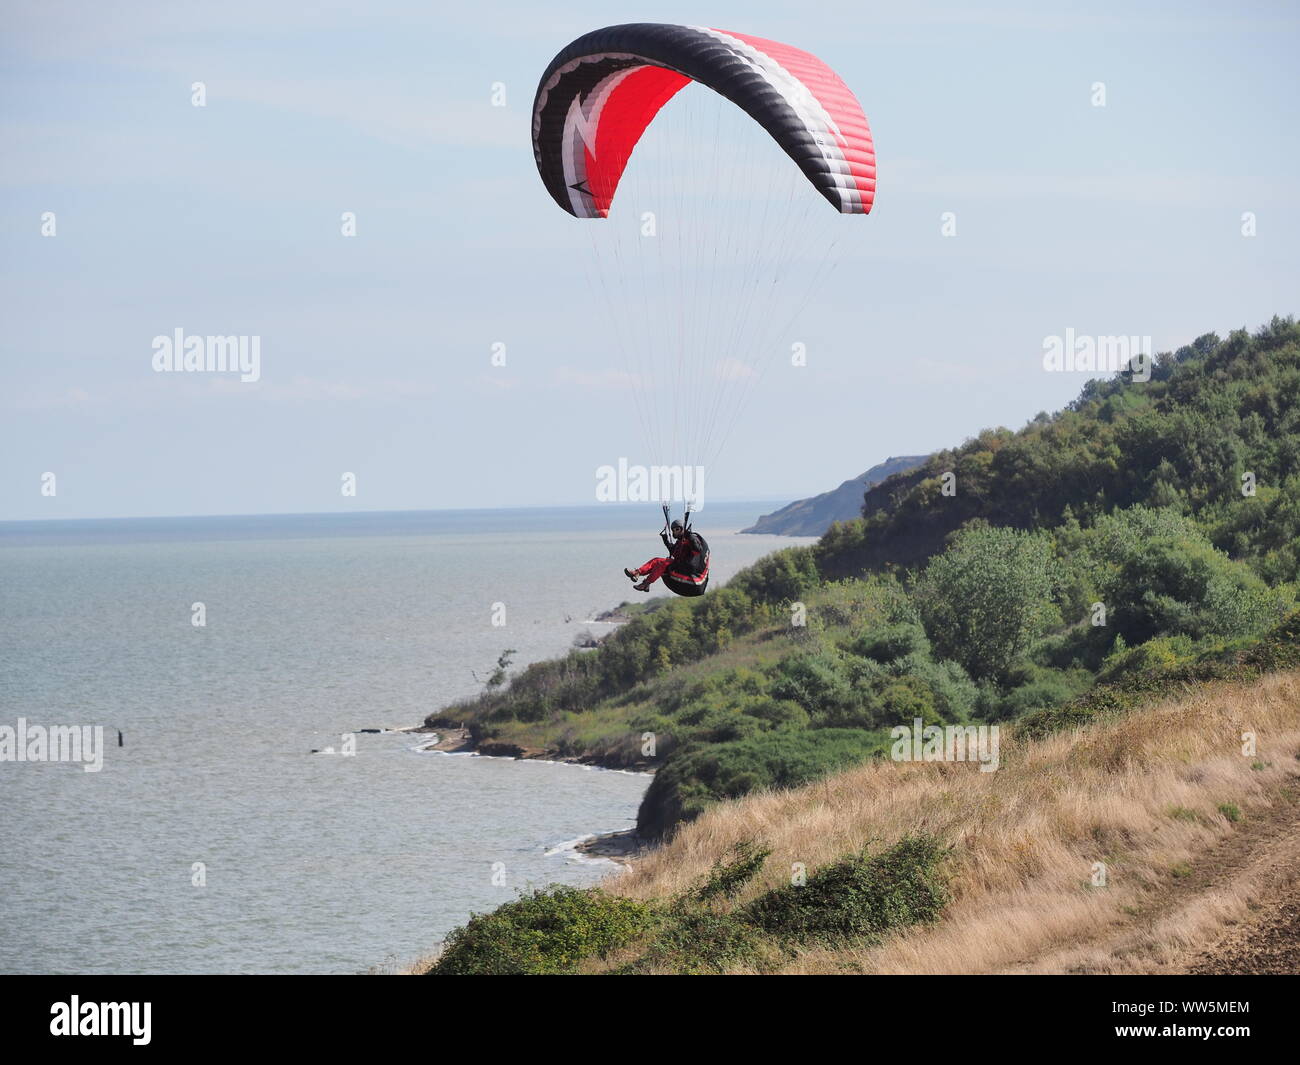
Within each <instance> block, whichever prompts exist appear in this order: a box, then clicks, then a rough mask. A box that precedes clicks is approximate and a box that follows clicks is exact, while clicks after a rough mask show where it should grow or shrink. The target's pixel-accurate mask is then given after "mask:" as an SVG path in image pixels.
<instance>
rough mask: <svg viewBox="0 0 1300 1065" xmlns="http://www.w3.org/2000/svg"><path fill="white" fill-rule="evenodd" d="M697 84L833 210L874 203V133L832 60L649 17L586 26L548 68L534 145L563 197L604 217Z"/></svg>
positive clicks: (537, 102) (568, 206)
mask: <svg viewBox="0 0 1300 1065" xmlns="http://www.w3.org/2000/svg"><path fill="white" fill-rule="evenodd" d="M691 81H698V82H699V83H700V84H701V85H706V86H708V87H709V88H710V89H713V90H714V91H715V92H717V93H720V94H721V95H722V96H724V97H726V98H727V99H728V100H731V101H732V102H733V103H735V104H736V105H737V106H738V107H740V108H742V109H743V110H744V111H745V112H746V113H748V114H749V115H750V116H751V117H752V118H754V120H755V121H757V122H758V123H759V124H760V125H761V126H762V127H763V128H764V129H765V130H767V132H768V133H769V134H771V136H772V138H773V139H774V140H775V141H776V142H777V144H779V145H780V147H781V148H782V149H783V150H784V151H785V153H786V154H787V155H789V156H790V158H791V159H793V160H794V161H795V162H796V163H797V164H798V165H799V168H800V169H801V170H802V171H803V172H804V174H805V175H806V176H807V178H808V180H809V181H810V182H812V184H813V185H814V186H815V187H816V189H817V190H818V191H819V192H820V193H821V194H822V195H823V196H824V197H825V198H826V199H827V200H828V201H829V202H830V204H831V205H832V206H833V207H834V208H835V209H836V210H838V211H841V212H843V213H844V214H867V213H868V212H869V211H870V210H871V204H872V201H873V199H874V197H875V190H876V153H875V148H874V146H873V144H872V141H871V130H870V128H869V127H868V125H867V119H866V116H865V115H864V114H863V113H862V107H861V105H859V103H858V101H857V99H856V98H855V97H854V95H853V93H852V92H851V91H850V90H849V88H848V86H846V85H845V84H844V82H843V81H841V80H840V78H839V77H838V76H837V75H836V74H835V72H834V71H833V70H831V68H830V67H828V66H827V65H826V64H825V63H823V62H822V61H821V60H820V59H818V58H817V57H816V56H814V55H810V54H809V53H808V52H803V51H800V50H799V49H798V48H792V47H790V46H789V45H785V44H780V43H778V42H776V41H768V40H764V39H763V38H762V37H750V36H747V35H745V34H741V33H730V32H727V31H724V30H714V29H707V28H705V27H703V26H672V25H664V24H660V23H652V22H639V23H631V24H628V25H624V26H608V27H606V28H605V29H602V30H595V31H593V32H591V33H587V34H584V35H583V36H581V37H579V38H578V39H577V40H576V41H574V42H573V43H572V44H570V45H568V46H567V47H566V48H564V49H563V50H562V51H561V52H560V53H559V54H558V55H557V56H556V57H555V58H554V59H553V60H551V64H550V66H548V67H547V68H546V72H545V73H544V74H543V75H542V80H541V83H540V84H539V85H538V87H537V96H536V98H535V99H534V101H533V154H534V156H535V157H536V159H537V169H538V170H539V172H540V173H541V175H542V181H543V182H544V183H545V185H546V188H547V191H548V192H550V194H551V196H552V198H553V199H554V200H555V202H556V203H558V204H559V205H560V206H561V207H563V208H564V209H565V210H566V211H568V212H569V213H570V214H573V215H576V216H577V217H579V218H604V217H605V216H606V215H607V214H608V213H609V208H610V204H611V202H612V201H613V199H614V193H615V191H616V190H617V188H618V183H619V179H620V178H621V177H622V176H623V170H624V168H625V167H626V166H627V161H628V157H629V156H630V155H631V154H632V149H633V148H634V147H635V146H636V143H637V141H638V140H639V139H640V138H641V134H642V133H643V132H644V131H645V128H646V127H647V126H648V125H649V124H650V122H651V121H652V120H653V119H654V117H655V115H656V114H658V113H659V109H660V108H662V107H663V106H664V104H666V103H667V102H668V101H669V100H671V99H672V98H673V96H674V95H675V94H676V93H677V92H678V91H679V90H681V89H682V88H683V87H684V86H685V85H687V84H688V83H689V82H691Z"/></svg>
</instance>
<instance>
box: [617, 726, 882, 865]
mask: <svg viewBox="0 0 1300 1065" xmlns="http://www.w3.org/2000/svg"><path fill="white" fill-rule="evenodd" d="M888 743H889V740H888V735H887V734H881V733H873V732H865V731H862V730H858V729H813V730H809V731H802V732H793V731H791V732H785V731H783V732H765V733H763V734H761V735H757V736H752V737H749V738H747V739H743V740H736V741H733V742H730V743H711V744H700V745H694V746H692V745H688V746H686V747H683V748H681V749H679V750H677V751H675V752H674V753H673V754H672V756H670V757H669V758H668V760H667V761H666V762H665V763H664V765H663V766H662V767H661V768H660V769H659V771H658V772H657V773H655V776H654V780H652V781H651V782H650V787H649V789H648V790H647V791H646V793H645V797H644V798H643V799H642V800H641V808H640V810H638V812H637V832H638V833H639V834H640V835H642V836H644V837H645V838H647V839H657V838H660V837H662V836H664V835H666V834H668V833H669V832H671V831H672V830H673V829H674V828H675V827H676V826H677V825H678V824H680V823H682V822H684V821H690V820H693V819H694V818H696V817H698V816H699V815H700V814H701V813H703V812H704V810H705V809H707V808H708V806H709V805H710V804H711V803H713V802H716V801H717V800H719V799H729V798H735V797H737V796H739V795H744V794H745V793H746V792H750V791H755V790H757V789H760V788H787V787H793V786H795V785H797V784H803V783H806V782H807V781H809V780H815V779H817V778H819V777H822V776H825V775H826V774H828V773H832V772H834V771H835V770H837V769H843V768H844V767H845V766H848V765H853V764H855V763H857V762H861V761H864V760H866V759H867V758H870V757H871V756H872V755H873V754H874V753H875V752H877V751H883V750H885V749H887V747H888Z"/></svg>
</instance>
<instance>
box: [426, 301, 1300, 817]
mask: <svg viewBox="0 0 1300 1065" xmlns="http://www.w3.org/2000/svg"><path fill="white" fill-rule="evenodd" d="M1298 400H1300V327H1298V326H1297V325H1296V323H1295V322H1294V320H1292V319H1290V318H1288V319H1278V318H1275V319H1274V320H1273V321H1272V322H1271V323H1269V325H1267V326H1266V327H1264V328H1262V329H1260V330H1259V331H1258V332H1256V333H1255V334H1254V335H1250V334H1247V333H1246V332H1244V331H1241V332H1236V333H1233V334H1231V335H1230V336H1229V337H1228V338H1227V339H1226V340H1220V339H1219V338H1217V337H1214V336H1212V335H1210V336H1205V337H1201V338H1200V339H1198V340H1197V341H1196V342H1195V343H1194V344H1192V345H1190V346H1189V347H1187V348H1184V349H1181V350H1180V351H1178V352H1174V353H1169V354H1165V355H1161V356H1159V358H1158V359H1157V365H1156V369H1155V373H1154V375H1153V378H1152V380H1151V381H1149V382H1145V383H1143V382H1135V381H1132V380H1129V379H1128V377H1127V375H1124V374H1121V375H1118V376H1117V377H1116V378H1115V379H1114V380H1111V381H1108V382H1091V383H1089V384H1088V386H1087V387H1086V388H1085V389H1084V391H1083V394H1082V395H1081V396H1080V398H1079V399H1078V400H1077V401H1076V402H1075V403H1074V404H1072V405H1071V407H1070V408H1069V409H1068V410H1066V411H1063V412H1061V413H1059V414H1057V415H1054V416H1047V415H1039V416H1037V417H1036V418H1034V419H1033V420H1032V421H1031V422H1030V423H1029V424H1028V425H1027V426H1026V427H1025V428H1023V429H1021V430H1019V431H1018V432H1012V431H1009V430H1005V429H997V430H989V431H987V432H985V433H982V434H980V436H979V437H977V438H976V439H974V440H971V441H968V442H967V443H966V444H964V445H962V446H961V447H959V448H956V449H953V450H951V451H946V452H941V453H939V454H937V455H935V456H933V457H931V458H930V459H929V460H927V462H926V463H925V464H923V465H922V466H921V467H920V468H919V469H917V470H915V471H912V472H910V473H907V474H903V475H900V476H896V477H894V478H891V479H890V480H888V481H886V482H885V483H884V484H882V485H880V486H879V487H877V488H874V489H872V490H871V491H870V492H868V493H867V495H866V498H865V504H864V517H863V518H861V519H858V520H856V521H853V522H848V523H842V524H839V525H836V526H834V527H832V529H831V530H830V532H828V533H827V535H826V536H824V537H823V538H822V540H821V541H820V542H819V543H818V544H816V545H815V546H813V547H811V548H809V547H799V548H791V549H787V550H785V551H781V552H777V553H776V554H774V555H771V556H769V557H768V558H766V559H763V560H762V561H760V562H759V563H757V564H756V565H754V566H752V567H750V568H749V569H748V570H746V571H743V572H742V573H741V574H739V575H738V576H737V577H736V578H734V579H733V580H732V581H731V582H729V584H728V585H727V586H725V587H723V588H719V589H715V590H713V591H710V593H709V595H707V596H705V597H704V598H702V599H700V600H674V601H658V602H655V603H652V604H649V605H643V606H642V607H641V608H639V609H638V610H636V612H635V616H634V617H633V619H632V620H631V621H630V622H628V623H627V624H626V625H624V626H622V627H621V628H620V629H619V631H617V632H616V633H614V634H613V635H612V636H610V637H609V638H608V639H607V640H605V641H604V643H603V644H602V645H601V646H600V647H599V648H598V649H596V650H594V651H591V652H577V651H575V652H573V653H572V654H570V655H569V656H567V657H566V658H564V659H560V660H556V661H551V662H543V663H538V664H536V665H533V666H530V667H528V668H527V669H525V670H523V671H521V672H520V673H518V674H517V675H515V676H514V677H512V678H511V681H510V683H509V685H508V686H506V687H504V688H496V689H493V690H491V691H489V692H487V693H485V694H484V695H483V696H482V697H480V698H477V699H474V700H470V701H468V702H466V703H463V704H459V705H456V706H453V707H449V708H447V709H445V710H443V711H439V712H437V713H435V714H433V715H431V716H430V718H429V722H430V723H431V724H433V725H435V726H439V725H444V726H454V725H459V724H461V723H462V722H464V723H466V724H467V725H468V727H469V729H470V731H471V734H472V736H473V737H474V738H475V739H476V740H477V741H479V742H486V741H493V742H497V743H503V744H510V745H514V746H515V747H517V748H519V749H521V750H533V751H537V752H545V753H548V754H550V755H552V756H555V755H558V756H562V757H572V758H579V759H585V760H589V761H596V762H600V763H603V764H608V765H618V766H633V765H642V766H644V765H650V766H654V767H656V768H657V769H658V771H659V773H658V779H657V780H656V782H655V785H654V786H653V787H652V789H651V791H650V793H649V794H648V795H647V797H646V801H645V803H644V804H643V806H642V810H641V815H640V817H639V828H640V830H641V831H642V832H643V833H644V834H646V835H647V836H649V837H651V838H656V839H662V838H667V837H668V836H670V835H671V834H672V832H673V831H674V830H676V828H677V827H678V826H679V825H680V824H682V823H684V822H686V821H689V820H690V819H692V818H695V817H698V816H700V814H701V813H703V812H704V811H705V810H707V809H708V807H709V805H710V804H711V803H713V802H717V801H720V800H724V799H732V798H736V797H739V796H741V795H743V794H745V793H747V792H750V791H754V790H758V789H762V788H765V787H774V786H790V785H793V784H799V783H801V782H804V781H808V780H813V779H816V778H817V777H818V776H821V775H824V774H826V773H829V772H832V771H834V770H837V769H840V768H842V767H843V766H844V765H845V764H846V763H847V762H849V761H852V760H861V759H868V758H872V757H879V755H880V752H882V751H883V750H884V749H885V747H886V746H887V737H888V729H889V728H890V727H891V726H893V725H895V724H898V723H900V722H904V723H910V722H911V721H913V720H915V719H916V718H920V719H921V720H922V721H923V722H925V723H926V724H932V723H947V724H958V723H981V722H983V723H999V722H1001V723H1005V722H1010V721H1014V720H1018V719H1021V718H1025V719H1026V720H1028V721H1031V722H1036V723H1037V725H1036V727H1040V728H1047V727H1049V726H1050V724H1051V722H1052V721H1053V720H1056V719H1057V718H1059V720H1061V721H1067V722H1069V721H1074V720H1077V719H1078V718H1079V717H1080V715H1084V716H1086V715H1087V714H1088V713H1090V712H1091V711H1092V710H1094V709H1096V708H1097V707H1098V706H1101V705H1102V703H1104V702H1105V701H1106V700H1107V699H1117V698H1119V696H1117V695H1115V694H1114V693H1116V692H1121V691H1124V690H1132V691H1137V692H1141V691H1143V690H1145V691H1150V690H1151V686H1152V685H1154V686H1155V687H1156V688H1159V686H1160V684H1162V683H1163V681H1162V679H1161V678H1164V677H1167V676H1175V675H1179V674H1178V671H1179V670H1182V671H1184V674H1183V675H1185V676H1186V678H1187V679H1188V681H1195V680H1197V679H1203V678H1204V677H1205V676H1210V675H1217V674H1215V672H1214V671H1215V669H1217V668H1220V667H1218V666H1215V665H1214V663H1216V662H1217V663H1227V662H1232V661H1238V662H1240V661H1241V660H1242V656H1244V655H1248V654H1249V651H1250V649H1251V648H1252V647H1254V646H1255V645H1256V644H1258V643H1259V641H1260V640H1261V639H1265V638H1269V639H1271V640H1272V643H1270V646H1273V645H1275V644H1276V634H1277V633H1278V632H1280V631H1284V630H1283V629H1280V628H1279V626H1282V625H1284V619H1286V618H1287V617H1288V616H1290V615H1291V614H1292V613H1293V611H1294V610H1295V606H1296V579H1297V567H1298V566H1300V402H1297V401H1298ZM948 474H951V475H952V477H947V476H946V475H948ZM1243 489H1244V490H1243ZM1285 631H1293V630H1285ZM1270 633H1271V634H1273V636H1272V637H1269V634H1270ZM1275 665H1276V663H1275ZM1223 668H1227V667H1226V666H1225V667H1223ZM1252 668H1253V667H1252ZM1260 668H1261V669H1263V668H1265V667H1260ZM1198 671H1199V672H1198ZM1242 675H1243V676H1244V675H1245V674H1242ZM1144 678H1145V679H1144ZM1151 678H1154V679H1151ZM1098 685H1101V688H1100V689H1099V688H1098ZM1125 685H1128V688H1127V689H1126V688H1125ZM1144 685H1146V686H1147V687H1146V688H1145V689H1144V688H1143V686H1144ZM1098 692H1100V693H1101V694H1098ZM1090 693H1091V694H1090ZM1090 699H1091V700H1093V701H1092V702H1090V701H1089V700H1090ZM1052 715H1057V718H1053V716H1052Z"/></svg>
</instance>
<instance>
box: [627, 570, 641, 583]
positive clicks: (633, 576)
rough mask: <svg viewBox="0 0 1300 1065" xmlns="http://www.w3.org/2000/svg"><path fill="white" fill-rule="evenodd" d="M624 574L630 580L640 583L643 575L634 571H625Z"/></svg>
mask: <svg viewBox="0 0 1300 1065" xmlns="http://www.w3.org/2000/svg"><path fill="white" fill-rule="evenodd" d="M623 574H624V576H626V577H627V578H628V580H633V581H639V580H640V579H641V574H640V573H638V572H637V571H636V570H634V569H625V570H624V571H623Z"/></svg>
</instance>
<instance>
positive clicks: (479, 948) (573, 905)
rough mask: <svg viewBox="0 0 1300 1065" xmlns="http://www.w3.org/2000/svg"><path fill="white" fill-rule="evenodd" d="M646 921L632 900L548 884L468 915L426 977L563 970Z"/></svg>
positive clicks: (646, 912)
mask: <svg viewBox="0 0 1300 1065" xmlns="http://www.w3.org/2000/svg"><path fill="white" fill-rule="evenodd" d="M651 921H652V916H651V911H650V909H649V908H648V907H647V906H646V905H645V904H643V903H640V902H636V901H635V900H633V899H625V898H622V897H620V896H618V895H607V894H606V893H605V892H603V891H600V890H599V889H596V888H591V889H588V890H585V891H584V890H579V889H578V888H571V887H562V886H559V885H553V886H552V887H550V888H548V889H546V890H541V891H534V892H533V893H532V894H529V895H524V896H523V897H521V898H519V899H518V900H516V901H515V902H508V903H506V904H505V905H504V906H499V907H498V908H497V909H495V910H493V911H492V912H491V913H478V914H474V916H472V917H471V918H470V920H469V923H468V924H465V925H463V926H462V927H460V928H457V929H455V930H454V931H452V932H451V933H450V934H449V935H448V936H447V940H446V942H445V943H444V945H443V950H442V954H441V955H440V956H439V957H438V960H437V961H436V962H434V964H433V966H432V967H431V968H430V969H429V970H428V972H427V975H430V976H474V975H480V976H506V975H545V974H551V973H563V972H567V971H569V970H570V969H571V968H572V967H573V966H574V965H576V964H577V963H578V962H579V961H581V960H582V959H584V958H591V957H604V956H605V955H606V954H607V953H608V952H609V951H611V950H613V949H615V948H616V947H620V946H622V945H624V944H625V943H628V942H630V941H631V940H632V939H635V938H636V937H637V936H638V935H640V934H641V933H642V932H644V931H645V930H646V929H647V928H648V927H649V926H650V923H651Z"/></svg>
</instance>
